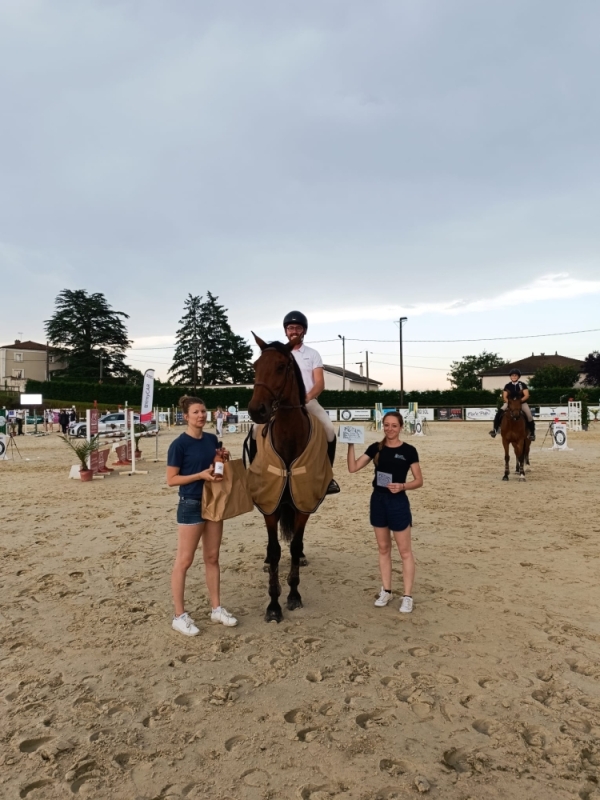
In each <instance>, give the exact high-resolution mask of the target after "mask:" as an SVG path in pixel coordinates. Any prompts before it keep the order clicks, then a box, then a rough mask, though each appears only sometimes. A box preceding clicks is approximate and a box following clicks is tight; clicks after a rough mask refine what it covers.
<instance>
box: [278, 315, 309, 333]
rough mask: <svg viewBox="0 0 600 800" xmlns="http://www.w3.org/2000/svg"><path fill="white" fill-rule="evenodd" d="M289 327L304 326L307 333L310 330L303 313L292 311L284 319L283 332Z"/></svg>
mask: <svg viewBox="0 0 600 800" xmlns="http://www.w3.org/2000/svg"><path fill="white" fill-rule="evenodd" d="M288 325H302V327H303V328H304V330H305V331H307V330H308V320H307V319H306V317H305V316H304V314H303V313H302V312H301V311H290V312H289V313H288V314H286V315H285V317H284V318H283V330H285V329H286V328H287V326H288Z"/></svg>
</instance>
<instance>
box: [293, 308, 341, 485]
mask: <svg viewBox="0 0 600 800" xmlns="http://www.w3.org/2000/svg"><path fill="white" fill-rule="evenodd" d="M283 330H284V331H285V335H286V336H287V338H288V340H289V341H290V342H292V340H297V343H296V344H295V346H294V349H293V350H292V355H293V356H294V358H295V359H296V363H297V364H298V366H299V367H300V372H301V373H302V380H303V381H304V388H305V389H306V410H307V411H309V412H310V413H311V414H312V415H313V416H314V417H316V418H317V419H318V420H319V421H320V422H321V424H322V425H323V427H324V428H325V435H326V437H327V455H328V457H329V461H330V462H331V466H332V467H333V462H334V459H335V446H336V437H335V428H334V427H333V423H332V422H331V420H330V419H329V414H328V413H327V412H326V411H325V409H324V408H323V407H322V406H321V405H320V404H319V402H318V401H317V397H318V396H319V395H320V394H321V392H322V391H323V389H324V388H325V377H324V375H323V359H322V358H321V356H320V354H319V353H318V352H317V351H316V350H314V349H313V348H312V347H307V345H305V344H304V336H305V335H306V331H307V330H308V320H307V319H306V317H305V316H304V314H303V313H302V312H301V311H290V312H289V314H286V315H285V317H284V319H283ZM339 491H340V487H339V486H338V484H337V482H336V481H334V480H332V481H331V483H330V484H329V487H328V488H327V494H337V493H338V492H339Z"/></svg>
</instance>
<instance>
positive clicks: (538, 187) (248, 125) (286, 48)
mask: <svg viewBox="0 0 600 800" xmlns="http://www.w3.org/2000/svg"><path fill="white" fill-rule="evenodd" d="M599 29H600V4H599V3H598V2H597V0H589V1H587V2H586V0H574V1H573V2H570V3H565V2H563V0H486V2H481V0H471V1H467V0H418V2H417V1H416V0H407V1H405V0H387V1H386V0H369V2H365V1H364V0H302V1H301V2H300V0H298V2H295V1H294V0H288V1H286V2H282V1H281V0H251V2H249V0H228V1H227V2H222V1H221V2H220V1H219V0H214V2H209V1H208V0H162V1H158V0H135V1H134V0H128V1H125V0H97V2H94V1H93V0H71V1H70V2H67V1H66V0H47V2H41V1H40V2H36V1H35V0H0V92H1V100H2V124H1V125H0V272H1V275H2V283H1V288H0V293H1V295H2V304H1V306H0V339H1V340H2V341H1V342H0V344H6V343H7V342H10V341H13V340H14V339H15V338H17V337H18V338H22V339H34V340H39V341H43V340H44V332H43V321H44V320H45V319H48V318H49V316H51V314H52V312H53V304H54V298H55V296H56V294H57V293H58V292H59V291H60V290H61V289H63V288H72V289H75V288H84V289H86V290H88V291H102V292H104V293H105V294H106V297H107V299H108V301H109V302H110V303H111V304H112V305H113V307H114V308H115V309H118V310H122V311H126V312H127V313H129V314H130V316H131V319H130V320H129V331H130V335H131V337H132V339H134V349H135V352H132V353H131V354H130V356H131V363H132V365H133V366H135V367H138V368H140V369H145V368H146V367H151V366H155V367H156V368H157V370H158V373H159V375H162V376H163V377H164V376H165V375H166V370H167V368H168V366H169V356H170V353H172V350H169V349H167V348H168V347H169V345H171V344H172V342H173V334H174V332H175V330H176V328H177V322H178V320H179V318H180V316H181V312H182V306H183V301H184V299H185V297H186V295H187V293H188V292H192V293H194V294H203V293H204V292H206V290H210V291H212V292H213V293H215V294H217V295H218V296H219V297H220V300H221V302H222V303H223V304H224V305H225V306H226V307H227V308H229V311H230V321H231V323H232V326H233V328H234V330H235V331H236V332H237V333H240V334H242V335H244V336H248V337H249V336H250V329H253V330H255V331H257V333H260V335H261V336H263V337H264V338H274V337H277V336H280V322H281V318H282V317H283V315H284V314H285V312H286V311H289V310H290V309H292V308H299V309H301V310H303V311H304V312H305V313H306V314H307V315H308V316H309V320H310V332H309V337H308V338H309V339H310V340H312V341H314V342H319V344H318V348H319V349H320V350H321V352H322V353H323V355H324V356H325V357H326V358H325V360H326V362H328V363H332V364H341V357H342V354H341V346H340V342H339V340H337V336H338V334H342V335H345V336H346V337H348V339H349V340H352V339H363V340H366V339H374V340H390V341H389V342H386V341H382V342H370V343H369V342H364V341H363V342H358V341H348V342H347V348H346V349H347V362H348V366H349V368H351V369H358V367H356V366H352V365H353V364H355V363H356V362H358V361H360V360H364V350H365V349H367V348H368V349H369V350H370V351H371V352H372V355H371V356H370V358H371V363H372V366H371V373H372V375H373V376H374V377H375V378H378V379H379V380H382V381H384V383H385V384H386V385H387V386H390V387H395V386H398V383H399V380H398V367H397V364H398V346H397V336H398V328H397V325H394V322H393V320H394V319H397V318H398V317H399V316H407V317H408V322H407V323H406V326H405V329H404V336H405V339H406V340H407V343H406V346H405V355H406V364H407V367H406V385H407V387H408V388H426V387H432V388H433V387H436V386H438V387H442V386H444V385H445V374H446V371H447V367H448V364H449V362H450V361H451V360H452V359H455V358H460V357H461V356H463V355H466V354H468V353H478V352H480V351H481V350H482V349H484V348H486V349H488V350H494V351H496V352H499V353H500V354H501V355H503V356H505V357H506V358H512V359H516V358H522V357H524V356H526V355H529V354H530V353H531V352H533V351H535V352H536V353H538V352H554V351H558V352H559V353H562V354H564V355H572V356H575V357H578V356H584V355H585V354H587V353H588V352H590V350H592V349H594V348H598V347H600V332H596V333H587V334H578V335H569V336H560V337H559V336H551V337H545V338H537V339H536V338H522V339H521V340H508V341H498V342H492V341H487V342H474V343H460V342H454V343H452V342H448V343H441V344H436V343H434V344H427V343H423V344H421V343H418V342H416V341H415V340H425V339H444V340H452V339H479V338H484V337H503V336H522V337H526V336H527V337H529V336H534V335H537V334H546V333H557V332H564V331H577V330H586V329H592V328H600V313H599V309H600V269H599V266H600V264H599V257H598V253H599V245H600V225H599V224H598V208H599V205H600V161H599V136H598V130H599V128H600V110H599V104H598V89H597V82H598V74H599V72H600V51H599V49H598V44H597V36H598V30H599ZM332 339H335V340H336V341H330V342H328V341H326V340H332ZM158 347H161V348H165V349H156V350H155V349H153V350H149V349H142V348H158ZM361 354H362V355H361Z"/></svg>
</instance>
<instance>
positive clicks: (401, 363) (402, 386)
mask: <svg viewBox="0 0 600 800" xmlns="http://www.w3.org/2000/svg"><path fill="white" fill-rule="evenodd" d="M407 319H408V317H400V319H399V320H398V328H399V340H400V407H403V406H404V363H403V361H402V325H403V323H404V322H406V320H407Z"/></svg>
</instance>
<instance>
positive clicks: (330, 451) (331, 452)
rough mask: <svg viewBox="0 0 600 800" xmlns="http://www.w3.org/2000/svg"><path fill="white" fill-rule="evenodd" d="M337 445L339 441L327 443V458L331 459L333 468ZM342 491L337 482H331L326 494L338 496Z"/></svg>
mask: <svg viewBox="0 0 600 800" xmlns="http://www.w3.org/2000/svg"><path fill="white" fill-rule="evenodd" d="M336 444H337V439H334V440H333V442H327V458H328V459H329V463H330V464H331V466H332V467H333V462H334V461H335V446H336ZM339 491H340V487H339V486H338V484H337V481H334V480H333V479H332V480H331V483H330V484H329V486H328V487H327V491H326V492H325V494H338V493H339Z"/></svg>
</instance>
